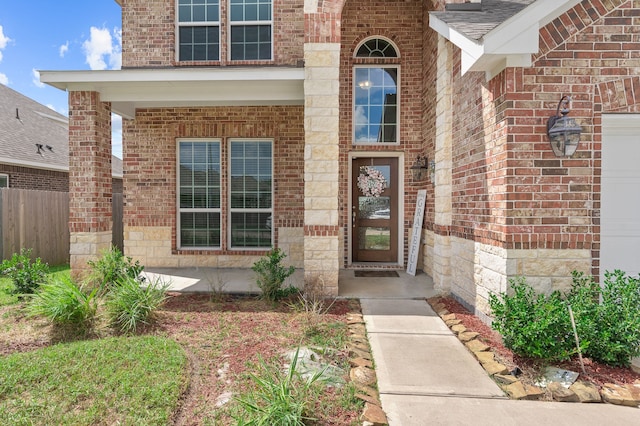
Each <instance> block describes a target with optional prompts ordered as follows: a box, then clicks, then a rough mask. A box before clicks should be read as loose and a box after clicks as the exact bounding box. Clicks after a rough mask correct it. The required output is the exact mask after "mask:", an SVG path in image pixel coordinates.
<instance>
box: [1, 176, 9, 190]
mask: <svg viewBox="0 0 640 426" xmlns="http://www.w3.org/2000/svg"><path fill="white" fill-rule="evenodd" d="M8 187H9V175H5V174H0V188H8Z"/></svg>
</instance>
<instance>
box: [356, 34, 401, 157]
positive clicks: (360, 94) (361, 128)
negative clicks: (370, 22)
mask: <svg viewBox="0 0 640 426" xmlns="http://www.w3.org/2000/svg"><path fill="white" fill-rule="evenodd" d="M355 57H356V58H363V59H362V60H361V61H360V62H364V63H363V64H362V65H356V66H354V72H353V78H354V84H353V140H354V143H356V144H377V143H398V141H399V138H398V121H399V120H398V117H399V111H400V108H399V104H398V83H399V82H398V77H399V76H398V74H399V73H398V71H399V68H398V66H397V65H388V66H387V65H383V66H380V65H368V64H366V62H367V59H368V58H398V53H397V50H396V48H395V47H394V46H393V45H392V44H391V43H390V42H389V41H387V40H384V39H377V38H374V39H369V40H367V41H365V42H364V43H362V44H361V45H360V47H359V48H358V49H356V55H355Z"/></svg>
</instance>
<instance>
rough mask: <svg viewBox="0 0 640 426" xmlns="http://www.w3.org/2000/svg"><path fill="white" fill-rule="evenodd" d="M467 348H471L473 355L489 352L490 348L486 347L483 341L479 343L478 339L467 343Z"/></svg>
mask: <svg viewBox="0 0 640 426" xmlns="http://www.w3.org/2000/svg"><path fill="white" fill-rule="evenodd" d="M464 345H465V346H466V347H467V348H469V350H470V351H471V352H473V353H476V352H485V351H488V350H489V346H487V345H485V344H484V343H482V342H481V341H479V340H478V339H475V340H471V341H470V342H467V343H465V344H464Z"/></svg>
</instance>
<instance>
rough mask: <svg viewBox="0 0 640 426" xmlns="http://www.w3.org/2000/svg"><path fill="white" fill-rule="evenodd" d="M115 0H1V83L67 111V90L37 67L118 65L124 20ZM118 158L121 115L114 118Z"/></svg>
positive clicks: (115, 149)
mask: <svg viewBox="0 0 640 426" xmlns="http://www.w3.org/2000/svg"><path fill="white" fill-rule="evenodd" d="M121 16H122V14H121V9H120V6H119V5H118V4H117V3H116V2H115V0H30V1H15V0H0V84H4V85H6V86H8V87H10V88H11V89H13V90H15V91H16V92H19V93H21V94H23V95H25V96H27V97H29V98H31V99H33V100H35V101H36V102H39V103H41V104H43V105H46V106H48V107H49V108H52V109H54V110H56V111H57V112H59V113H61V114H63V115H65V116H68V115H69V112H68V111H69V108H68V105H69V104H68V98H67V93H66V92H64V91H62V90H59V89H56V88H54V87H51V86H48V85H46V84H42V83H40V80H39V75H38V71H39V70H43V71H45V70H46V71H51V70H56V71H58V70H106V69H120V66H121V59H122V56H121V51H122V49H121V45H122V30H121V28H122V19H121ZM112 130H113V135H112V142H113V147H112V149H113V154H114V155H116V156H118V157H120V158H122V120H121V119H120V117H119V116H117V115H114V116H113V120H112Z"/></svg>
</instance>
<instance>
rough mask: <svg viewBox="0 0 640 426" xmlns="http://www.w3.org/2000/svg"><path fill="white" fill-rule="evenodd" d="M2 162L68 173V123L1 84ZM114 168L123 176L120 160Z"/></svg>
mask: <svg viewBox="0 0 640 426" xmlns="http://www.w3.org/2000/svg"><path fill="white" fill-rule="evenodd" d="M38 145H41V146H42V147H41V148H40V149H39V148H38ZM0 163H2V164H10V165H12V166H21V167H30V168H35V169H43V170H55V171H62V172H68V171H69V120H68V119H67V117H65V116H64V115H62V114H59V113H57V112H56V111H54V110H52V109H51V108H48V107H46V106H44V105H42V104H40V103H38V102H36V101H34V100H33V99H31V98H28V97H26V96H24V95H22V94H20V93H18V92H16V91H15V90H13V89H11V88H9V87H7V86H5V85H3V84H0ZM111 168H112V172H113V176H114V177H122V160H121V159H119V158H118V157H116V156H112V157H111Z"/></svg>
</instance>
